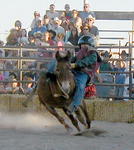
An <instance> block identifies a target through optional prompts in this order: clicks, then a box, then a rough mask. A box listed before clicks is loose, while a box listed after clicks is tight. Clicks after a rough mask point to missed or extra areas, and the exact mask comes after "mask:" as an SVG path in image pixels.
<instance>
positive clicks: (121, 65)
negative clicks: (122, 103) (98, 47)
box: [114, 60, 126, 100]
mask: <svg viewBox="0 0 134 150" xmlns="http://www.w3.org/2000/svg"><path fill="white" fill-rule="evenodd" d="M125 69H126V65H125V62H124V61H118V60H117V61H116V62H115V67H114V70H115V71H119V72H124V71H125ZM125 79H126V75H125V74H122V73H121V74H120V73H117V74H116V75H115V83H116V84H124V83H125ZM123 92H124V87H123V86H121V87H120V86H116V90H115V94H116V96H117V100H120V98H118V97H122V96H123Z"/></svg>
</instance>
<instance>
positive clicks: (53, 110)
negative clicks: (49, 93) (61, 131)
mask: <svg viewBox="0 0 134 150" xmlns="http://www.w3.org/2000/svg"><path fill="white" fill-rule="evenodd" d="M45 106H46V109H47V110H48V111H49V112H50V113H51V114H52V115H54V116H55V117H56V118H57V119H58V121H59V122H60V123H61V124H63V125H64V127H65V128H66V130H67V131H68V132H70V131H71V130H72V128H71V127H70V126H69V125H68V124H67V123H66V122H65V120H64V119H63V118H62V117H61V116H60V115H59V114H58V113H57V111H56V109H55V108H53V107H50V106H48V105H45Z"/></svg>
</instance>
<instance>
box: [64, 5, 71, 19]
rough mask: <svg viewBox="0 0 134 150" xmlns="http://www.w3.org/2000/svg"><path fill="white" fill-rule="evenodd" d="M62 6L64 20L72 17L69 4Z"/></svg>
mask: <svg viewBox="0 0 134 150" xmlns="http://www.w3.org/2000/svg"><path fill="white" fill-rule="evenodd" d="M64 8H65V11H64V12H63V15H64V16H65V18H66V20H70V19H71V18H72V13H71V11H70V5H69V4H65V6H64Z"/></svg>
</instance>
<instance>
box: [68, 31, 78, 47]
mask: <svg viewBox="0 0 134 150" xmlns="http://www.w3.org/2000/svg"><path fill="white" fill-rule="evenodd" d="M78 39H79V36H78V30H77V28H73V29H72V30H71V34H70V37H69V38H68V42H70V43H71V44H72V45H74V46H76V45H77V44H78Z"/></svg>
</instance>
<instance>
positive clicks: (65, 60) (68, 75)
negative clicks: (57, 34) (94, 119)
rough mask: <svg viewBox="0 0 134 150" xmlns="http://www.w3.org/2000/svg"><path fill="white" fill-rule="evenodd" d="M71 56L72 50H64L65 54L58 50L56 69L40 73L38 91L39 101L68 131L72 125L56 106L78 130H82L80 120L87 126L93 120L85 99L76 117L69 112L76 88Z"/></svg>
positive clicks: (88, 126)
mask: <svg viewBox="0 0 134 150" xmlns="http://www.w3.org/2000/svg"><path fill="white" fill-rule="evenodd" d="M70 57H71V54H70V52H66V54H65V52H64V56H63V55H62V56H61V54H60V52H59V51H57V53H56V60H57V67H56V71H55V72H54V73H53V74H51V73H45V72H42V73H41V74H40V77H39V81H38V86H37V93H38V96H39V101H40V102H41V103H42V104H43V105H44V106H45V107H46V109H47V110H48V111H49V112H50V113H51V114H52V115H54V116H55V117H56V118H57V119H58V121H59V122H60V123H61V124H63V125H64V127H65V128H66V129H67V131H70V129H71V127H70V126H69V125H68V124H67V123H66V122H65V120H64V118H63V117H61V116H60V115H59V114H58V112H57V111H56V109H55V108H61V109H62V110H63V111H64V112H65V114H66V115H67V116H68V117H69V118H70V120H71V122H72V124H73V125H74V126H75V127H76V128H77V130H78V131H81V130H80V127H79V124H78V120H79V121H80V122H81V123H82V124H83V125H84V126H86V127H87V128H90V123H91V121H90V119H89V116H88V113H87V108H86V105H85V102H84V101H83V103H82V105H81V106H80V107H79V108H78V109H77V111H76V112H75V113H76V115H75V116H76V117H74V114H70V113H68V110H67V107H68V106H69V105H70V104H71V101H72V97H73V93H74V90H75V81H74V76H73V73H72V72H71V70H70V66H69V59H70ZM83 114H84V115H83ZM77 119H78V120H77Z"/></svg>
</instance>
